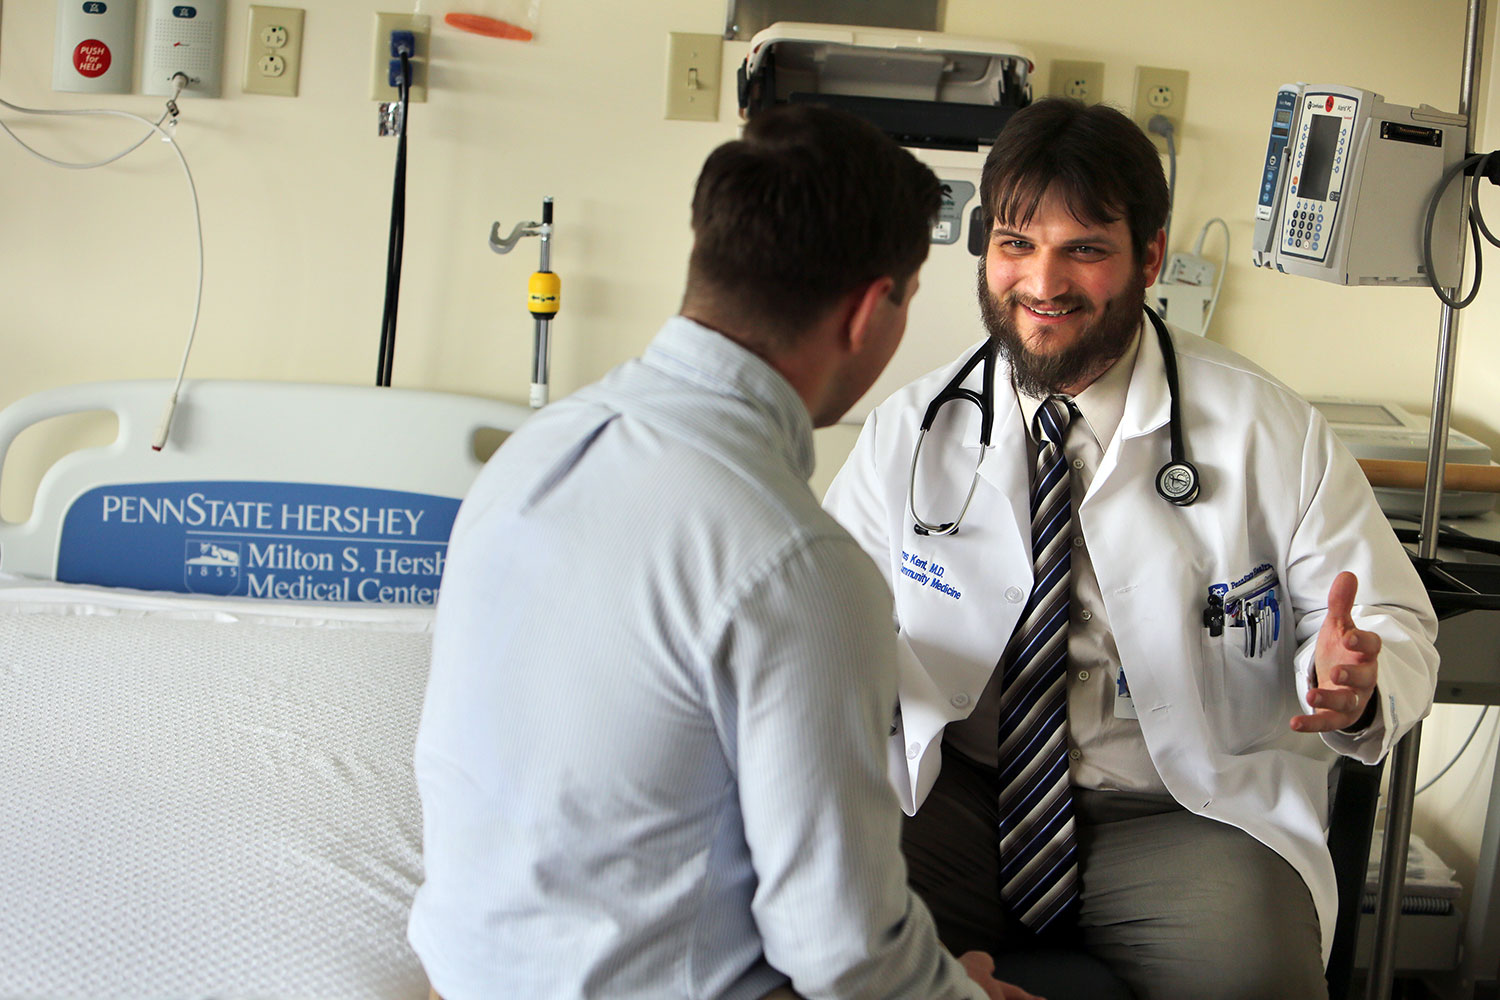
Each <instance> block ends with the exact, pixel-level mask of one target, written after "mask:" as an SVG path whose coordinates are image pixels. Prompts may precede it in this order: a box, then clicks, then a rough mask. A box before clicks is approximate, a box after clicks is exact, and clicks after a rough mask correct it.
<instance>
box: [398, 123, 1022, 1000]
mask: <svg viewBox="0 0 1500 1000" xmlns="http://www.w3.org/2000/svg"><path fill="white" fill-rule="evenodd" d="M938 207H939V187H938V182H937V180H936V178H935V177H934V176H933V175H932V173H931V171H929V170H928V169H927V168H926V167H924V166H922V165H921V164H919V163H918V162H917V161H916V160H915V159H913V158H912V157H911V156H910V154H908V153H906V152H905V151H904V150H902V149H900V148H899V147H898V146H896V145H895V144H894V143H892V142H891V141H890V140H888V139H886V138H885V137H884V136H883V135H881V134H880V133H879V132H877V131H876V130H874V129H873V128H871V127H870V126H868V125H865V124H863V123H862V122H860V121H858V120H857V119H854V118H852V117H849V116H847V115H844V114H842V113H839V112H834V111H829V110H826V109H817V108H810V107H797V108H790V107H788V108H779V109H774V110H771V111H767V112H764V113H763V114H761V115H759V116H757V117H756V118H755V119H754V120H752V121H751V122H750V124H749V126H748V127H747V128H746V129H745V133H744V136H743V138H742V139H740V140H738V141H735V142H730V143H726V144H725V145H723V146H721V147H719V148H718V149H717V150H715V151H714V152H713V154H712V155H710V156H709V158H708V160H707V162H706V163H705V165H704V167H703V170H702V173H701V174H700V176H699V179H698V183H697V188H696V191H695V193H694V196H693V205H692V223H693V232H694V242H693V249H692V255H691V258H690V260H689V265H688V279H687V291H686V294H685V296H684V299H683V304H682V311H681V315H679V316H676V317H674V318H672V319H670V320H668V321H667V323H666V325H665V326H663V327H662V329H661V331H660V332H659V333H658V334H657V336H656V338H655V340H654V341H653V342H652V343H651V345H650V347H649V348H648V349H647V351H646V353H645V354H644V356H643V357H641V358H640V359H638V360H635V361H631V362H628V363H626V364H624V365H622V366H620V367H619V368H617V369H616V370H615V371H613V372H612V373H610V374H609V375H608V376H606V377H605V378H604V379H603V380H602V381H601V382H599V383H598V384H596V385H592V386H589V387H587V388H584V389H582V390H580V391H579V392H577V393H575V394H573V395H572V396H571V397H569V398H567V399H565V400H562V401H560V402H558V403H555V404H553V405H552V406H550V407H548V408H547V409H545V410H543V411H542V412H541V413H540V414H538V415H537V416H535V417H533V418H531V420H530V421H528V422H527V424H526V425H525V426H523V427H522V428H521V430H520V431H519V432H517V433H516V434H514V435H513V436H512V437H511V438H510V439H509V440H508V441H507V442H506V444H505V445H504V447H502V448H501V449H500V451H499V452H498V453H496V455H495V457H494V458H493V459H492V460H491V461H490V463H489V465H488V466H487V467H486V468H485V470H484V472H483V473H482V474H481V475H480V477H479V479H478V481H477V482H476V483H475V485H474V488H473V490H472V491H471V493H470V494H469V496H468V498H467V499H466V500H465V502H464V505H463V508H462V510H461V511H460V513H459V516H458V520H457V523H456V524H455V526H454V530H453V535H452V540H451V544H450V548H449V559H450V561H449V564H448V567H447V571H446V576H445V579H444V582H443V588H442V593H441V596H440V598H439V601H438V611H437V624H436V634H435V639H434V650H433V663H432V673H431V677H430V680H429V686H428V691H427V700H426V706H425V709H424V712H423V718H422V725H421V729H420V732H419V735H418V739H417V747H416V771H417V780H418V785H419V788H420V791H421V796H422V805H423V813H424V834H425V837H424V841H425V842H424V850H425V867H426V883H425V884H424V885H423V886H422V888H421V889H420V890H419V891H418V893H417V897H416V902H415V905H414V907H413V911H412V917H411V925H410V939H411V942H412V945H413V946H414V947H415V949H416V950H417V953H418V954H419V955H420V956H421V959H422V962H423V964H424V966H425V968H426V970H427V973H428V975H429V977H430V978H431V981H432V984H433V987H434V989H435V990H436V991H437V992H438V993H440V994H442V996H444V997H446V998H447V1000H464V998H468V997H484V996H512V997H515V996H524V997H528V998H543V997H558V998H564V997H566V998H576V997H610V998H632V997H637V998H652V1000H655V998H660V997H695V998H696V997H703V998H732V1000H738V998H747V1000H749V998H760V997H765V996H766V995H767V994H772V993H773V992H775V993H776V994H778V995H787V994H786V992H785V990H786V988H787V987H788V985H789V981H790V987H791V988H794V989H795V990H796V991H797V992H798V993H801V994H805V995H808V996H817V997H851V998H852V997H893V998H894V997H903V998H906V997H923V998H959V997H968V998H981V997H989V998H1007V1000H1025V998H1027V997H1029V996H1030V994H1027V993H1025V992H1024V991H1022V990H1019V989H1017V988H1014V987H1008V986H1005V985H1003V984H1001V983H999V982H997V981H995V980H994V979H993V978H991V976H990V975H989V973H988V970H989V969H990V968H992V966H991V965H990V963H989V961H988V956H985V955H982V954H979V953H971V954H969V955H966V956H965V958H964V960H963V962H962V963H960V961H959V960H957V959H955V958H953V957H952V955H950V954H949V953H948V952H946V951H945V950H944V949H943V948H942V946H941V945H940V944H939V943H938V940H937V936H936V934H935V932H934V929H933V923H932V918H931V916H930V915H929V914H928V911H927V908H926V907H925V906H924V905H923V904H922V902H921V901H920V900H918V899H917V898H916V897H915V896H914V895H913V894H912V893H911V891H910V890H909V889H908V888H907V886H906V869H905V865H904V863H903V861H902V858H901V852H900V829H901V813H900V811H899V810H898V808H897V806H896V802H895V799H894V796H893V794H892V790H891V787H890V785H889V784H888V783H887V779H886V761H885V756H886V751H885V738H886V734H887V731H888V730H889V727H890V718H891V706H892V705H893V704H894V703H895V698H896V668H895V646H894V639H895V637H894V635H893V633H892V631H891V628H890V620H891V617H890V616H891V605H890V595H889V592H888V590H887V589H886V586H885V584H884V582H883V581H882V579H881V577H880V575H879V573H878V572H877V571H876V569H875V567H874V566H873V565H872V564H871V562H870V560H869V558H868V557H866V556H865V555H864V554H863V553H862V552H861V551H860V550H859V548H858V547H857V546H856V545H855V544H854V543H853V541H852V540H851V539H850V538H849V536H848V535H847V534H846V533H845V532H844V531H843V529H842V528H840V527H839V526H838V525H837V524H836V523H835V522H834V521H833V520H832V518H831V517H829V516H828V515H826V514H825V513H824V512H823V511H822V510H820V509H819V506H818V503H817V500H816V499H815V498H814V496H813V494H812V492H811V490H810V489H809V488H808V485H807V477H808V475H809V474H810V473H811V472H812V467H813V438H812V430H813V427H814V426H823V425H826V424H830V423H832V422H834V421H835V420H837V419H838V418H839V417H840V416H841V415H842V414H843V413H844V412H845V411H846V410H847V409H848V407H849V406H850V405H851V404H852V403H853V402H854V401H855V400H857V399H858V398H859V397H860V396H861V395H863V393H864V392H865V390H866V389H867V388H868V387H869V386H870V385H871V383H872V382H873V381H874V379H875V378H876V376H877V375H878V374H879V373H880V371H881V369H882V368H883V367H884V366H885V363H886V362H887V361H888V360H889V358H890V356H891V354H892V352H894V351H895V349H896V346H897V344H898V343H899V342H900V339H901V335H902V332H903V330H904V329H905V325H906V313H907V306H908V304H909V303H910V301H911V297H912V295H913V294H915V292H916V290H917V270H918V268H919V267H920V266H921V264H922V262H923V260H924V259H925V257H926V253H927V245H928V234H929V230H930V226H931V224H932V221H933V218H934V216H935V214H936V212H937V210H938Z"/></svg>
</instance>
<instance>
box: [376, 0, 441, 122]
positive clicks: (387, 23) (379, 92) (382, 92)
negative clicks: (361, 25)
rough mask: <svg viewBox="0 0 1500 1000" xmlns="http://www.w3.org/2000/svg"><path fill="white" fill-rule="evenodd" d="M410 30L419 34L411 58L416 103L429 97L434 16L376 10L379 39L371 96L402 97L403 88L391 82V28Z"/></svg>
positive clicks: (412, 87) (387, 98)
mask: <svg viewBox="0 0 1500 1000" xmlns="http://www.w3.org/2000/svg"><path fill="white" fill-rule="evenodd" d="M393 31H410V32H411V33H412V35H413V36H415V38H416V43H417V45H416V48H417V51H416V53H415V54H414V55H413V56H412V59H411V90H410V93H409V96H410V97H411V102H412V103H413V104H421V103H423V102H424V101H426V100H427V63H428V60H429V58H430V57H431V52H432V18H430V17H428V16H427V15H426V14H376V15H375V39H374V44H373V49H372V56H371V60H370V62H371V65H370V100H372V101H399V100H401V92H400V91H398V90H397V89H396V88H395V87H392V86H391V85H390V72H391V32H393Z"/></svg>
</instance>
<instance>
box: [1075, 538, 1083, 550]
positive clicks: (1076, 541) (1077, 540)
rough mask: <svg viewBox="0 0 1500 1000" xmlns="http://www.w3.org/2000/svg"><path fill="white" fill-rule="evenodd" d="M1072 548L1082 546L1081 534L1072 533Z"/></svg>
mask: <svg viewBox="0 0 1500 1000" xmlns="http://www.w3.org/2000/svg"><path fill="white" fill-rule="evenodd" d="M1073 548H1075V549H1081V548H1083V536H1082V535H1074V536H1073Z"/></svg>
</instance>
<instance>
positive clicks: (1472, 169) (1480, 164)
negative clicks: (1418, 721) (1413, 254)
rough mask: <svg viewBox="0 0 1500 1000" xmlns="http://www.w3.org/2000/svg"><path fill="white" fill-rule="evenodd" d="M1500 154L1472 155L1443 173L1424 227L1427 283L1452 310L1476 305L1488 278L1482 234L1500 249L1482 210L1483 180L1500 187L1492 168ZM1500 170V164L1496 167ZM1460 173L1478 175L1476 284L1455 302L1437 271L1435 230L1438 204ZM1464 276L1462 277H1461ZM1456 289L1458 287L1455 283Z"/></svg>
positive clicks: (1473, 195) (1473, 194) (1473, 221)
mask: <svg viewBox="0 0 1500 1000" xmlns="http://www.w3.org/2000/svg"><path fill="white" fill-rule="evenodd" d="M1496 153H1500V150H1492V151H1491V152H1488V153H1475V154H1474V155H1472V156H1468V157H1465V158H1464V159H1462V160H1459V161H1458V162H1457V163H1455V164H1453V166H1451V167H1449V168H1448V169H1447V170H1446V171H1444V172H1443V176H1442V179H1441V180H1439V181H1438V184H1437V189H1436V190H1435V191H1433V192H1432V198H1431V200H1430V201H1429V202H1428V203H1427V223H1426V225H1424V226H1423V227H1422V264H1423V266H1425V267H1426V268H1427V283H1428V284H1429V285H1431V286H1432V290H1433V291H1434V292H1436V293H1437V297H1438V298H1439V299H1440V300H1441V301H1442V303H1443V305H1445V306H1448V307H1449V308H1450V309H1465V308H1468V306H1469V305H1470V304H1471V303H1473V301H1474V297H1475V296H1476V295H1478V294H1479V283H1480V281H1481V280H1482V279H1483V277H1484V256H1483V254H1482V250H1483V246H1482V245H1481V244H1480V242H1479V236H1480V233H1483V234H1484V238H1485V240H1486V241H1488V242H1489V244H1490V245H1491V246H1497V247H1500V238H1497V237H1496V236H1495V234H1494V233H1492V232H1490V228H1489V226H1487V225H1485V224H1484V212H1483V210H1482V209H1480V207H1479V178H1480V177H1485V178H1488V180H1489V182H1490V183H1491V184H1500V170H1496V171H1493V172H1492V170H1491V168H1490V159H1491V158H1492V157H1494V156H1495V155H1496ZM1496 166H1497V167H1500V163H1497V164H1496ZM1460 173H1462V174H1468V175H1473V176H1474V183H1473V184H1472V185H1470V187H1469V236H1470V238H1471V239H1472V240H1473V241H1474V283H1473V285H1472V286H1471V287H1470V288H1469V294H1468V295H1465V296H1464V297H1463V298H1461V299H1454V298H1453V297H1452V296H1450V295H1449V294H1448V293H1447V292H1446V291H1444V290H1443V287H1442V286H1441V285H1439V284H1438V279H1437V272H1436V270H1435V268H1434V265H1433V258H1432V229H1433V223H1434V222H1435V220H1436V219H1437V210H1438V202H1440V201H1442V200H1443V192H1445V191H1446V190H1448V185H1449V184H1451V183H1453V178H1455V177H1457V176H1458V175H1459V174H1460ZM1460 277H1461V276H1460ZM1454 287H1455V290H1456V288H1457V284H1456V282H1455V286H1454Z"/></svg>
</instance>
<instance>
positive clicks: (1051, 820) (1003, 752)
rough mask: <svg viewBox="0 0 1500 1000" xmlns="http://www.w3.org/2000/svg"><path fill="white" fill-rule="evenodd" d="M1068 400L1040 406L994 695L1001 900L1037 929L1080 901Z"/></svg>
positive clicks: (1050, 400) (1058, 399)
mask: <svg viewBox="0 0 1500 1000" xmlns="http://www.w3.org/2000/svg"><path fill="white" fill-rule="evenodd" d="M1072 416H1073V408H1072V403H1071V402H1070V401H1069V400H1068V398H1067V397H1065V396H1049V397H1048V398H1047V399H1046V400H1045V401H1044V402H1043V403H1042V405H1041V406H1040V407H1038V408H1037V411H1036V417H1035V419H1034V420H1033V422H1032V432H1033V435H1034V437H1035V439H1036V442H1037V457H1036V476H1035V478H1034V479H1033V481H1032V485H1031V556H1032V563H1033V566H1034V569H1035V574H1036V576H1035V582H1034V583H1033V585H1032V590H1031V598H1030V599H1029V600H1028V601H1027V602H1026V608H1025V610H1024V611H1023V612H1022V613H1021V621H1020V624H1019V625H1017V626H1016V630H1015V632H1014V633H1013V634H1012V635H1011V641H1010V645H1009V647H1008V648H1007V650H1006V654H1005V659H1004V661H1003V671H1004V673H1003V684H1004V687H1003V691H1002V694H1001V697H1000V733H999V738H1000V882H1001V886H1000V898H1001V900H1002V901H1003V902H1004V903H1005V904H1006V906H1007V907H1008V908H1009V909H1010V911H1011V913H1013V914H1014V915H1015V916H1016V917H1017V919H1019V920H1020V921H1021V922H1022V923H1023V924H1025V925H1026V926H1027V927H1030V928H1031V929H1033V930H1036V931H1040V930H1042V929H1043V928H1045V927H1046V926H1047V925H1048V924H1049V923H1051V922H1052V921H1053V920H1054V919H1055V918H1056V917H1057V916H1058V915H1059V914H1061V913H1062V912H1063V911H1064V910H1065V909H1067V908H1068V905H1069V904H1070V903H1071V902H1072V901H1073V900H1074V899H1075V898H1076V897H1077V895H1078V859H1077V848H1076V845H1075V843H1074V835H1073V793H1072V789H1071V787H1070V786H1069V784H1068V745H1067V732H1068V705H1067V684H1066V676H1065V675H1066V672H1067V660H1068V589H1069V582H1068V578H1069V571H1070V569H1071V563H1072V559H1071V557H1070V555H1069V552H1070V549H1071V544H1070V541H1071V535H1072V521H1073V503H1072V497H1071V495H1070V493H1069V484H1068V464H1067V458H1066V456H1064V455H1063V439H1064V437H1065V436H1066V434H1067V431H1068V422H1069V421H1070V420H1071V419H1072Z"/></svg>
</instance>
